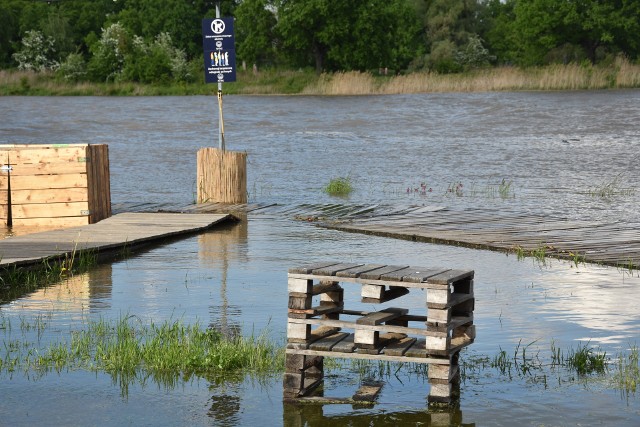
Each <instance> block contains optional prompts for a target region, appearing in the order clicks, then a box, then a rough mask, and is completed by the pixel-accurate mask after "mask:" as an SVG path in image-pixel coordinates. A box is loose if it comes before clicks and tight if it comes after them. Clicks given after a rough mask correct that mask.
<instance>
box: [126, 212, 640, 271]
mask: <svg viewBox="0 0 640 427" xmlns="http://www.w3.org/2000/svg"><path fill="white" fill-rule="evenodd" d="M126 208H128V209H135V207H131V206H127V207H126ZM139 208H140V209H149V210H153V209H156V210H157V209H165V210H170V211H178V212H189V213H200V214H202V213H233V214H234V215H240V216H242V215H244V214H251V215H262V216H273V217H276V218H293V219H296V220H300V221H305V222H310V223H313V224H317V225H320V226H322V227H326V228H332V229H336V230H341V231H350V232H359V233H365V234H373V235H379V236H386V237H394V238H401V239H408V240H416V241H423V242H429V243H438V244H449V245H457V246H467V247H471V248H479V249H491V250H498V251H508V252H518V251H521V253H523V254H524V255H532V252H534V251H536V252H537V253H538V254H539V255H543V256H545V257H555V258H562V259H570V260H572V261H579V262H583V261H584V262H593V263H600V264H605V265H612V266H620V267H623V268H634V269H638V268H640V223H638V222H637V221H630V222H626V221H620V220H607V219H599V220H597V221H595V220H575V219H568V218H562V217H559V216H546V215H539V214H530V213H525V212H516V211H502V210H497V209H466V210H450V209H448V208H446V207H443V206H400V205H381V204H369V205H367V204H302V205H277V204H246V205H220V204H216V203H207V204H201V205H188V206H179V207H178V206H168V205H167V206H157V205H156V206H152V205H148V206H140V207H139Z"/></svg>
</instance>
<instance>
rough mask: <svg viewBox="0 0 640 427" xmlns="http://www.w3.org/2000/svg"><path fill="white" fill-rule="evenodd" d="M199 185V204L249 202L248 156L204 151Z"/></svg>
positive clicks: (199, 159)
mask: <svg viewBox="0 0 640 427" xmlns="http://www.w3.org/2000/svg"><path fill="white" fill-rule="evenodd" d="M196 185H197V188H198V194H197V199H196V202H197V203H208V202H217V203H247V153H246V152H236V151H222V150H219V149H217V148H210V147H208V148H201V149H200V150H198V155H197V176H196Z"/></svg>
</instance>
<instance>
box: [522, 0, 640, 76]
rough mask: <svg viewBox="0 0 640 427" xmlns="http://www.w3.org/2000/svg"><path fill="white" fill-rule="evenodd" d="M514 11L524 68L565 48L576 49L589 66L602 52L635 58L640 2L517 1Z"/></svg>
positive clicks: (639, 28)
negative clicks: (587, 60)
mask: <svg viewBox="0 0 640 427" xmlns="http://www.w3.org/2000/svg"><path fill="white" fill-rule="evenodd" d="M514 11H515V17H516V20H515V28H516V29H517V30H518V34H519V40H518V41H519V45H520V55H519V57H520V62H521V63H523V64H540V63H544V62H546V56H547V55H548V54H549V52H551V51H553V50H554V49H557V48H560V47H562V46H565V45H567V44H568V45H573V46H579V47H580V48H581V49H582V50H583V52H584V54H585V55H586V57H587V58H589V60H590V61H591V62H592V63H595V62H596V61H597V59H598V52H600V50H601V49H605V50H607V51H609V52H620V51H621V52H624V53H626V54H628V55H630V56H633V57H637V55H638V47H639V43H640V23H639V22H638V16H639V14H640V0H607V1H603V0H600V1H582V0H565V1H562V2H558V1H555V0H518V1H516V3H515V8H514Z"/></svg>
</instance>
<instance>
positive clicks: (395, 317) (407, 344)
mask: <svg viewBox="0 0 640 427" xmlns="http://www.w3.org/2000/svg"><path fill="white" fill-rule="evenodd" d="M473 276H474V272H473V271H472V270H457V269H456V270H452V269H447V268H439V267H437V268H426V267H415V266H407V265H380V264H353V263H339V262H331V261H327V262H317V263H313V264H310V265H305V266H301V267H295V268H291V269H289V274H288V291H289V307H288V325H287V349H286V357H287V364H286V372H285V376H284V397H285V399H294V398H298V397H301V396H307V395H308V394H310V393H311V392H312V391H313V390H314V389H315V387H317V386H318V385H319V384H320V382H321V381H322V361H323V358H324V357H327V356H328V357H338V358H351V359H369V360H386V361H392V362H413V363H427V364H429V365H430V366H429V383H430V385H431V389H430V392H429V402H438V403H450V402H451V400H452V398H453V395H454V394H455V388H456V387H457V386H459V369H458V357H459V352H460V350H461V349H462V348H463V347H466V346H468V345H470V344H471V343H472V342H473V341H474V339H475V327H474V325H473V309H474V303H475V299H474V297H473ZM343 284H344V285H359V286H360V296H361V298H362V301H363V302H367V303H373V304H380V303H383V302H388V301H391V300H394V299H396V298H399V297H401V296H404V295H406V294H408V293H409V292H410V291H412V290H416V289H421V290H425V291H426V299H425V309H426V310H425V311H426V315H416V314H410V313H409V310H408V309H406V308H401V307H398V308H395V307H390V308H386V309H382V310H379V311H369V312H367V311H359V310H349V309H346V308H345V302H344V288H343V286H342V285H343ZM317 299H319V301H318V304H316V303H315V302H314V300H317Z"/></svg>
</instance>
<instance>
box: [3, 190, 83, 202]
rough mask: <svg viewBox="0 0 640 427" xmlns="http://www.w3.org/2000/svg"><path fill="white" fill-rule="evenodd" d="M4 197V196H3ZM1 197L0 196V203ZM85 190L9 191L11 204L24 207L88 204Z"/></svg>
mask: <svg viewBox="0 0 640 427" xmlns="http://www.w3.org/2000/svg"><path fill="white" fill-rule="evenodd" d="M5 197H6V196H5ZM1 199H2V196H1V195H0V202H1ZM88 201H89V199H88V195H87V190H86V189H85V188H65V189H59V190H52V189H46V190H42V189H41V190H13V189H12V191H11V202H12V203H13V204H14V205H24V204H33V203H66V202H88Z"/></svg>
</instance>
